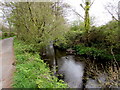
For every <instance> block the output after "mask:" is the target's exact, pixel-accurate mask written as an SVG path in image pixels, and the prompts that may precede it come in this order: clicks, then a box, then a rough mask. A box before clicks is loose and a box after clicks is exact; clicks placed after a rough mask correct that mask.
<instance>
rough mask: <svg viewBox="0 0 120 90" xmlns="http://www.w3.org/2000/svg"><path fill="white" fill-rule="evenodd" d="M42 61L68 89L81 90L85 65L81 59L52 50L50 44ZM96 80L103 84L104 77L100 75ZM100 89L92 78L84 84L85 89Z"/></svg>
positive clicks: (62, 51)
mask: <svg viewBox="0 0 120 90" xmlns="http://www.w3.org/2000/svg"><path fill="white" fill-rule="evenodd" d="M44 60H45V61H46V62H47V63H48V64H49V66H50V68H51V71H53V72H54V75H55V76H57V77H58V78H59V79H62V80H64V81H65V82H66V83H67V84H68V86H69V87H70V88H83V76H84V73H85V70H84V69H85V66H87V65H85V62H84V61H83V60H82V58H81V57H79V56H75V55H67V54H66V51H64V50H60V49H54V47H53V43H52V42H51V43H50V45H48V47H46V56H45V57H44ZM58 75H59V76H58ZM98 79H99V80H101V82H102V84H104V83H105V79H106V76H105V75H104V74H100V75H99V76H98ZM100 87H101V86H100V85H99V83H98V81H97V80H95V79H92V78H89V79H88V80H87V82H86V84H85V88H100Z"/></svg>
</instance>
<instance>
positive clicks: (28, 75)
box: [13, 39, 67, 88]
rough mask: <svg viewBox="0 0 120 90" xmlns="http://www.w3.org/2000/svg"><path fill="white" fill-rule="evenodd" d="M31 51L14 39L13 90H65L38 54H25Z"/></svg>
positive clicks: (28, 47)
mask: <svg viewBox="0 0 120 90" xmlns="http://www.w3.org/2000/svg"><path fill="white" fill-rule="evenodd" d="M29 49H31V47H30V46H29V45H27V44H26V43H25V42H22V41H20V40H17V39H15V40H14V51H15V56H16V72H15V74H14V83H13V87H14V88H67V84H65V83H64V82H63V81H62V80H58V78H56V77H54V76H52V73H51V72H50V69H49V67H48V65H47V64H46V63H44V62H43V60H41V59H40V56H39V54H38V53H37V52H36V53H31V52H27V51H29Z"/></svg>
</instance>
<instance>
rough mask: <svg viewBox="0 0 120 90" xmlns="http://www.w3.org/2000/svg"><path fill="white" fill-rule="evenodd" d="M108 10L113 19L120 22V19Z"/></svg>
mask: <svg viewBox="0 0 120 90" xmlns="http://www.w3.org/2000/svg"><path fill="white" fill-rule="evenodd" d="M106 10H107V11H108V13H109V14H110V15H111V16H112V18H114V19H115V20H116V21H118V19H117V18H116V17H115V16H114V15H113V13H111V12H110V11H109V10H108V9H107V8H106Z"/></svg>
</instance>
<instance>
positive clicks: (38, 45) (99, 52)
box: [3, 0, 120, 88]
mask: <svg viewBox="0 0 120 90" xmlns="http://www.w3.org/2000/svg"><path fill="white" fill-rule="evenodd" d="M83 1H84V0H83ZM93 3H94V0H93V2H92V3H91V2H90V1H89V0H85V3H84V5H85V6H83V5H82V4H80V6H81V7H82V8H83V9H84V11H85V16H84V17H82V18H83V19H84V21H78V22H77V21H75V22H74V23H73V24H72V25H68V24H67V23H66V19H65V15H64V14H65V11H64V10H65V9H66V8H68V7H69V6H67V5H66V4H63V3H61V2H60V1H59V0H58V2H10V3H8V2H7V3H4V4H3V5H4V7H6V8H7V9H6V8H4V14H5V17H6V20H7V22H8V24H9V26H10V27H9V30H8V31H4V32H3V38H6V37H11V36H16V38H15V41H14V48H15V55H16V69H17V70H16V72H15V76H14V84H13V87H15V88H66V87H67V85H66V84H65V83H64V82H63V81H62V80H59V79H58V78H57V77H55V76H53V74H52V73H51V72H50V70H49V68H48V65H47V64H46V63H44V61H43V60H41V59H40V58H42V56H44V55H45V54H46V53H44V52H45V50H46V49H45V48H46V46H48V45H49V44H50V42H51V41H52V42H53V44H54V46H56V47H58V48H59V49H65V50H67V49H69V48H70V50H71V48H72V49H73V50H74V51H75V52H73V54H75V55H78V56H80V57H84V58H85V60H84V62H85V63H86V64H88V67H87V66H86V67H85V69H86V71H85V73H87V75H86V76H93V74H94V75H95V74H99V71H101V72H102V69H105V71H104V72H105V73H107V74H109V75H108V76H109V77H108V78H109V80H108V84H106V86H107V85H110V84H111V81H110V78H112V80H113V81H114V82H113V83H112V84H113V85H116V81H115V80H117V79H119V78H118V76H119V75H118V72H119V63H120V52H119V51H120V38H119V34H118V30H119V29H118V23H119V22H120V21H119V20H117V21H116V20H112V21H110V22H108V23H107V24H106V25H102V26H99V27H97V26H92V25H91V20H90V16H89V10H90V8H91V5H92V4H93ZM8 8H9V9H8ZM79 15H80V14H79ZM80 16H81V15H80ZM5 29H6V28H5ZM89 62H90V64H89ZM93 62H95V63H93ZM98 64H100V65H101V66H99V65H98ZM103 65H105V66H106V67H102V66H103ZM99 67H101V68H100V69H101V70H99V69H98V68H99ZM87 70H88V71H87ZM114 75H115V76H114ZM114 77H115V78H116V79H115V80H114ZM85 78H86V77H85ZM118 81H119V80H117V83H118ZM117 86H118V85H117Z"/></svg>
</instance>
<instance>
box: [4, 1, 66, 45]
mask: <svg viewBox="0 0 120 90" xmlns="http://www.w3.org/2000/svg"><path fill="white" fill-rule="evenodd" d="M6 6H9V7H10V8H11V13H10V14H9V15H7V17H6V18H7V20H8V21H9V22H11V23H12V25H13V27H14V28H15V30H16V32H17V36H18V38H19V39H21V40H24V41H26V42H28V43H29V44H34V45H35V47H44V46H46V45H47V44H48V43H49V41H51V40H55V39H56V38H59V37H60V36H62V34H63V32H64V31H66V28H67V27H66V24H65V19H64V17H63V15H62V8H61V7H60V5H57V4H56V3H53V2H16V3H7V4H6Z"/></svg>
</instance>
